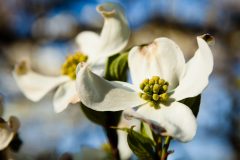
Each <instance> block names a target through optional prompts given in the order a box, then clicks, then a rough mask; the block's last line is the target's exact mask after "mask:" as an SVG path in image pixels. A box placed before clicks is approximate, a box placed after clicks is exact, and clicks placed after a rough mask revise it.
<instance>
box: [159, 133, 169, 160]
mask: <svg viewBox="0 0 240 160" xmlns="http://www.w3.org/2000/svg"><path fill="white" fill-rule="evenodd" d="M170 141H171V137H170V136H167V137H166V138H165V142H164V145H163V149H162V155H161V160H167V157H168V147H169V144H170Z"/></svg>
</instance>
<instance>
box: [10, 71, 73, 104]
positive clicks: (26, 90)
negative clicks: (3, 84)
mask: <svg viewBox="0 0 240 160" xmlns="http://www.w3.org/2000/svg"><path fill="white" fill-rule="evenodd" d="M13 77H14V79H15V81H16V83H17V84H18V86H19V88H20V90H21V91H22V92H23V94H24V95H25V96H26V97H27V98H28V99H30V100H32V101H39V100H40V99H41V98H42V97H43V96H44V95H46V94H47V93H48V92H49V91H50V90H52V89H54V88H55V87H57V86H58V85H60V84H61V83H63V82H66V81H68V80H69V78H68V77H67V76H59V77H49V76H43V75H41V74H38V73H35V72H33V71H31V70H30V69H28V70H27V71H26V73H23V74H20V73H18V72H17V70H16V68H15V70H14V71H13Z"/></svg>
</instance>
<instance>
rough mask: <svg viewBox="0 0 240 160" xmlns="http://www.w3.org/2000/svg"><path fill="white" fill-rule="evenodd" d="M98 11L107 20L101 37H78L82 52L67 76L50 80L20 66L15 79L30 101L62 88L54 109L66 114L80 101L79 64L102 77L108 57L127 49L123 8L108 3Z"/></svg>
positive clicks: (72, 60) (66, 71) (69, 61)
mask: <svg viewBox="0 0 240 160" xmlns="http://www.w3.org/2000/svg"><path fill="white" fill-rule="evenodd" d="M97 11H98V12H99V13H100V14H101V15H102V16H103V18H104V26H103V28H102V31H101V34H100V35H98V34H97V33H94V32H90V31H84V32H81V33H80V34H79V35H78V36H77V37H76V42H77V44H78V45H79V48H80V52H78V54H76V55H73V56H69V57H68V59H67V61H66V62H65V64H64V65H63V68H62V70H63V71H62V74H63V75H61V76H58V77H50V76H45V75H41V74H38V73H36V72H34V71H32V70H31V69H30V67H29V66H28V65H27V64H26V63H25V62H21V63H20V64H18V65H16V67H15V70H14V71H13V76H14V78H15V80H16V82H17V84H18V86H19V88H20V89H21V91H22V92H23V94H24V95H25V96H26V97H27V98H28V99H30V100H32V101H39V100H40V99H41V98H43V97H44V95H46V94H47V93H48V92H49V91H50V90H52V89H54V88H56V87H58V89H57V91H56V93H55V95H54V99H53V104H54V110H55V112H61V111H63V110H64V109H65V108H66V107H67V106H68V105H69V104H70V103H76V102H79V101H80V99H79V96H78V93H77V92H76V87H75V77H76V76H75V70H76V67H77V64H76V62H77V63H79V62H80V63H83V62H84V64H86V63H87V64H88V65H90V66H91V68H92V70H93V71H94V73H97V74H98V75H101V76H102V75H103V72H104V68H105V66H104V64H105V61H106V59H107V57H108V56H111V55H113V54H115V53H117V52H120V51H121V50H122V49H124V47H125V46H126V45H127V43H128V38H129V35H130V30H129V27H128V23H127V21H126V18H125V16H124V13H123V10H122V8H121V7H120V6H118V5H117V4H115V3H105V4H102V5H100V6H98V7H97ZM43 63H44V62H43Z"/></svg>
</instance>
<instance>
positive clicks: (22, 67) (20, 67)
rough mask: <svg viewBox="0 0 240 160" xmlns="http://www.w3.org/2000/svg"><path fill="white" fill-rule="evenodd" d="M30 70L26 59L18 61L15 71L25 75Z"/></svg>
mask: <svg viewBox="0 0 240 160" xmlns="http://www.w3.org/2000/svg"><path fill="white" fill-rule="evenodd" d="M28 70H29V67H28V65H27V62H26V61H21V62H19V63H17V64H16V65H15V67H14V71H15V72H16V73H17V74H18V75H24V74H26V73H27V71H28Z"/></svg>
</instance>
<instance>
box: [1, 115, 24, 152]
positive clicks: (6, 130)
mask: <svg viewBox="0 0 240 160" xmlns="http://www.w3.org/2000/svg"><path fill="white" fill-rule="evenodd" d="M19 127H20V122H19V120H18V119H17V118H16V117H14V116H11V117H10V118H9V120H8V122H5V121H4V120H3V119H2V118H0V151H1V150H3V149H5V148H7V147H8V145H9V144H10V143H11V141H12V139H13V138H14V136H15V134H16V133H17V131H18V129H19Z"/></svg>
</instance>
